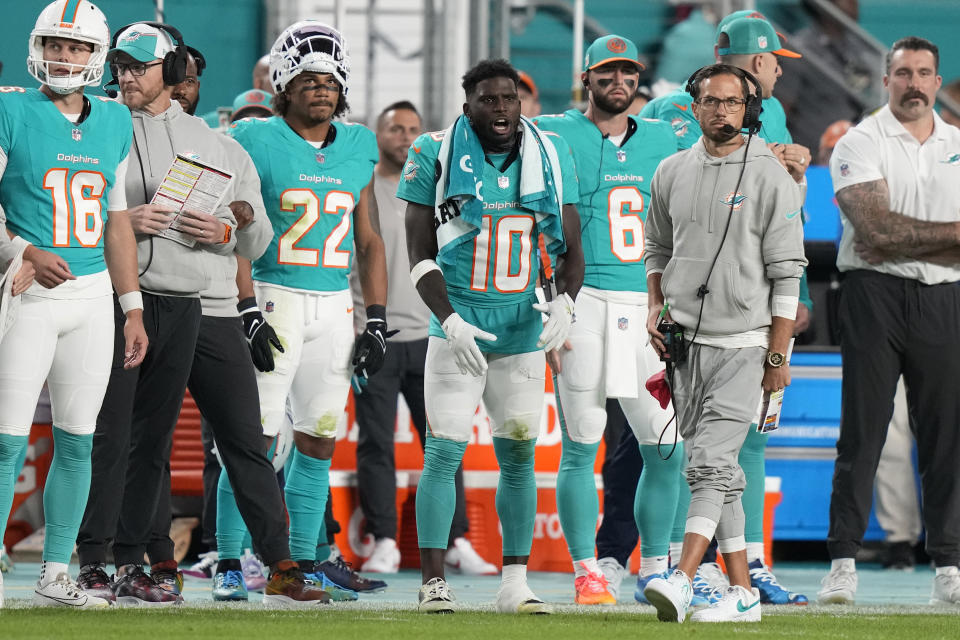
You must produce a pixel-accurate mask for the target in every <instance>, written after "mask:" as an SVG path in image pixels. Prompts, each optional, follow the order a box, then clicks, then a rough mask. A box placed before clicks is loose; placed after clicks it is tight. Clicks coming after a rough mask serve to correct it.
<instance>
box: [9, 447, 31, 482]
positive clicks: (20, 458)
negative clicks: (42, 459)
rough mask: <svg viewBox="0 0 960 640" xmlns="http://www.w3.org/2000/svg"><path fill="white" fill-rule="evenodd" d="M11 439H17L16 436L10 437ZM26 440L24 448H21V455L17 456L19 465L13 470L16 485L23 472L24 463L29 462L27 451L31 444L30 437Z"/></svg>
mask: <svg viewBox="0 0 960 640" xmlns="http://www.w3.org/2000/svg"><path fill="white" fill-rule="evenodd" d="M10 437H15V436H10ZM25 438H26V439H25V440H24V441H23V446H21V447H20V455H19V456H17V464H16V466H15V467H14V468H13V483H14V484H16V483H17V478H19V477H20V472H21V471H23V463H24V462H26V461H27V449H28V448H29V444H30V436H25Z"/></svg>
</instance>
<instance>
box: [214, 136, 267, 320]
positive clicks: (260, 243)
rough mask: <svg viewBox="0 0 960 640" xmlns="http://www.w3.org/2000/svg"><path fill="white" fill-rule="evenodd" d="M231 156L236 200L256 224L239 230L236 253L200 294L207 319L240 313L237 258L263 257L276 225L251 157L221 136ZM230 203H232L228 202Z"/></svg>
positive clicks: (229, 167) (224, 260)
mask: <svg viewBox="0 0 960 640" xmlns="http://www.w3.org/2000/svg"><path fill="white" fill-rule="evenodd" d="M218 135H219V138H220V142H221V143H222V144H223V146H224V148H225V149H226V151H227V155H229V156H230V162H229V164H227V165H226V166H224V169H226V170H227V171H229V172H230V173H232V174H233V185H234V187H235V189H234V199H236V200H242V201H245V202H247V203H248V204H249V205H250V207H251V208H252V209H253V222H251V223H250V224H248V225H247V226H246V227H244V228H243V229H237V234H236V236H237V246H236V249H235V252H234V253H232V254H230V255H229V256H223V258H222V259H221V260H220V261H219V263H218V264H211V267H217V266H219V268H220V272H219V273H217V272H212V273H211V279H210V284H209V286H208V287H207V288H206V289H204V290H203V291H201V292H200V307H201V308H202V309H203V315H205V316H219V317H233V316H236V315H239V314H238V313H237V258H236V256H242V257H244V258H246V259H247V260H251V261H252V260H256V259H257V258H259V257H260V256H262V255H263V252H264V251H266V250H267V247H268V246H269V245H270V241H271V240H272V239H273V225H271V224H270V218H269V217H267V210H266V208H265V207H264V206H263V196H262V195H261V194H260V176H259V175H258V174H257V168H256V166H254V164H253V160H251V159H250V156H249V154H247V152H246V151H245V150H244V148H243V147H242V146H240V143H239V142H237V141H236V140H234V139H233V138H231V137H230V136H226V135H223V134H218ZM227 204H229V202H228V203H227Z"/></svg>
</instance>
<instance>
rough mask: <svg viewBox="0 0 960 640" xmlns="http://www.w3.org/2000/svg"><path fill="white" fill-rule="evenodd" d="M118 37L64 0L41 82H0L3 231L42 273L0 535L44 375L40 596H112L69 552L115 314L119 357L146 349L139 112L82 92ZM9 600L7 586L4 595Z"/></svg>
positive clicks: (0, 455) (7, 416)
mask: <svg viewBox="0 0 960 640" xmlns="http://www.w3.org/2000/svg"><path fill="white" fill-rule="evenodd" d="M109 40H110V30H109V28H108V27H107V21H106V18H105V17H104V15H103V13H102V12H101V11H100V10H99V9H98V8H97V7H95V6H94V5H93V4H91V3H90V2H88V1H87V0H57V1H56V2H54V3H52V4H50V5H48V6H47V7H46V8H45V9H44V10H43V11H42V12H41V14H40V17H39V18H38V19H37V23H36V26H35V27H34V29H33V31H32V32H31V34H30V48H29V50H30V53H29V57H28V58H27V68H28V69H29V71H30V73H31V75H33V77H35V78H36V79H37V80H39V81H40V83H41V85H42V86H41V87H40V88H39V89H23V88H20V87H3V88H0V206H2V208H3V211H4V212H5V213H6V216H7V220H6V226H7V228H8V229H9V230H10V232H11V233H12V234H13V238H12V239H10V238H8V237H7V234H6V233H5V232H4V233H3V234H2V236H3V238H2V239H3V241H5V242H11V243H21V244H22V245H23V246H24V249H23V260H24V261H27V262H30V263H32V264H33V266H34V269H35V272H36V282H35V283H34V284H33V285H32V286H31V287H30V289H28V290H27V291H25V292H24V293H23V294H22V295H21V296H20V298H21V301H20V302H21V304H20V307H19V309H18V311H17V315H16V319H15V320H14V322H13V324H12V326H11V327H10V329H9V332H8V333H7V334H6V336H5V337H4V339H3V341H2V342H0V538H2V536H3V533H4V530H5V528H6V522H7V516H8V514H9V513H10V506H11V503H12V500H13V488H14V482H15V479H16V477H17V475H18V473H19V469H18V468H17V466H18V462H19V460H20V455H21V453H22V452H23V450H24V449H25V448H26V447H27V441H28V438H29V434H30V426H31V423H32V421H33V413H34V409H35V407H36V404H37V398H38V396H39V394H40V389H41V387H42V386H43V383H44V381H46V382H47V384H48V387H49V389H50V401H51V407H52V412H53V426H54V429H53V440H54V454H53V462H52V464H51V468H50V472H49V474H48V476H47V481H46V486H45V488H44V516H45V519H46V539H45V541H44V548H43V565H42V568H41V574H40V580H39V581H38V582H37V586H36V589H35V590H34V596H33V601H34V603H35V604H38V605H43V606H67V607H73V608H99V607H106V606H107V604H108V603H107V601H106V600H104V599H102V598H98V597H95V596H93V595H90V594H87V593H84V591H83V590H82V589H80V588H78V587H77V585H76V584H75V583H74V582H73V580H72V579H71V578H70V575H69V572H68V567H67V565H68V563H69V562H70V555H71V553H72V552H73V543H74V540H75V539H76V537H77V529H78V528H79V525H80V520H81V517H82V516H83V509H84V505H85V504H86V501H87V493H88V489H89V486H90V474H91V450H92V446H93V432H94V429H95V426H96V420H97V414H98V413H99V411H100V406H101V403H102V401H103V397H104V393H105V392H106V388H107V381H108V379H109V377H110V370H111V363H112V360H113V354H114V318H115V317H117V318H119V319H120V321H121V322H125V326H124V336H123V341H124V344H122V345H118V346H119V347H120V348H122V349H123V350H124V351H123V353H121V354H120V361H122V364H118V366H123V367H124V368H132V367H135V366H138V365H139V364H140V362H141V361H142V360H143V357H144V355H145V354H146V350H147V335H146V332H145V331H144V326H143V311H142V309H143V305H142V303H141V302H140V300H141V296H140V291H139V285H138V283H137V254H136V245H135V241H134V235H133V229H132V227H131V225H130V220H129V218H128V216H127V211H126V209H127V203H126V197H125V194H124V186H123V183H124V175H125V173H126V165H127V153H128V150H129V148H130V144H131V135H132V123H131V120H130V114H129V111H128V110H127V109H126V108H124V107H123V106H122V105H119V104H117V103H115V102H113V101H110V100H106V99H102V98H94V99H89V98H87V97H85V96H84V95H83V88H84V87H86V86H88V85H94V84H98V83H99V82H100V79H101V77H102V76H103V62H104V56H105V54H106V51H107V47H108V44H109ZM38 131H39V132H41V134H40V135H38ZM114 291H116V293H117V295H118V296H119V302H118V309H117V313H116V316H115V312H114V296H113V293H114ZM121 309H122V313H121V312H120V310H121ZM2 600H3V598H2V585H0V605H2Z"/></svg>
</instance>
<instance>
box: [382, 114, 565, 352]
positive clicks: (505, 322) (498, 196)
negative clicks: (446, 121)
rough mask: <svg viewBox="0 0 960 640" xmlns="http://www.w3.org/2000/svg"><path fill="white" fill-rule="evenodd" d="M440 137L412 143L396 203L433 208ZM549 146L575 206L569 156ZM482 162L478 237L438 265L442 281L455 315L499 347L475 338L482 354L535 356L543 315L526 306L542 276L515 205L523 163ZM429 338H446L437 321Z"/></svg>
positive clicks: (525, 217) (533, 242)
mask: <svg viewBox="0 0 960 640" xmlns="http://www.w3.org/2000/svg"><path fill="white" fill-rule="evenodd" d="M443 133H444V132H442V131H440V132H433V133H426V134H423V135H421V136H420V137H419V138H417V139H416V140H415V141H414V143H413V145H412V146H411V147H410V150H409V151H408V153H407V163H406V165H405V166H404V170H403V177H402V178H401V180H400V184H399V185H398V186H397V197H398V198H400V199H402V200H406V201H408V202H414V203H417V204H422V205H426V206H428V207H431V208H433V206H434V204H435V201H436V185H437V180H438V179H440V176H439V175H437V174H438V173H439V172H438V170H437V168H438V163H437V156H438V154H439V151H440V143H441V141H442V140H443ZM549 140H550V141H551V142H552V143H553V145H554V147H555V148H556V151H557V156H558V158H559V160H560V171H561V174H562V184H563V201H564V204H575V203H576V201H577V198H578V194H579V191H578V188H577V180H576V167H575V166H574V164H573V157H572V156H571V154H570V150H569V149H568V148H567V145H566V143H564V141H563V140H561V139H559V138H558V137H557V136H550V137H549ZM487 159H488V161H487V162H485V163H484V167H483V177H482V181H483V191H482V195H483V212H484V213H483V225H482V227H481V229H480V230H479V233H478V234H477V235H476V236H474V237H473V238H472V239H471V240H468V241H466V242H463V243H461V244H460V245H459V246H458V247H457V249H456V258H455V259H454V261H453V265H452V266H448V265H445V266H444V267H443V277H444V280H445V281H446V283H447V295H448V297H449V298H450V303H451V304H452V305H453V308H454V309H455V310H456V311H457V313H459V314H460V315H461V316H462V317H463V318H464V319H465V320H467V322H470V323H471V324H475V325H476V326H479V327H481V328H482V329H484V330H486V331H490V332H491V333H493V334H494V335H496V336H498V340H497V341H496V342H491V343H488V342H486V341H483V340H478V341H477V342H478V344H479V345H480V349H481V350H482V351H485V352H495V353H523V352H529V351H533V350H536V348H537V346H536V341H537V337H538V336H539V334H540V329H541V327H542V324H541V319H540V314H539V313H538V312H534V311H532V307H531V306H530V305H531V304H533V303H534V302H536V295H535V294H534V288H535V286H536V284H537V278H538V276H539V273H540V268H539V263H538V260H537V253H536V249H537V233H538V230H537V224H536V220H535V217H534V212H533V211H531V210H529V209H527V208H525V207H522V206H521V205H520V202H519V200H520V167H521V163H520V159H519V158H517V159H516V160H514V161H513V162H511V163H510V165H509V166H508V167H506V168H505V169H504V170H503V171H500V169H499V167H502V166H503V164H504V162H505V161H506V160H507V155H506V154H502V155H488V156H487ZM491 163H492V164H491ZM435 215H436V213H435ZM504 308H511V309H510V310H509V311H507V310H505V309H504ZM430 335H433V336H438V337H443V335H444V334H443V331H442V330H441V329H440V325H439V323H438V322H437V319H436V318H435V317H431V321H430Z"/></svg>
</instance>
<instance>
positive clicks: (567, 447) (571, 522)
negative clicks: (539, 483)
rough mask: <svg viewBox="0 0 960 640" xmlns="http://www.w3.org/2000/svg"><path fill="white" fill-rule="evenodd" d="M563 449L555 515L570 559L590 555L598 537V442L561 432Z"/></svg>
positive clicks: (558, 475)
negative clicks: (576, 439) (594, 471)
mask: <svg viewBox="0 0 960 640" xmlns="http://www.w3.org/2000/svg"><path fill="white" fill-rule="evenodd" d="M562 437H563V450H562V453H561V454H560V469H559V472H558V473H557V514H558V515H559V516H560V526H561V527H562V528H563V536H564V537H565V538H566V539H567V549H569V550H570V558H571V559H572V560H573V561H577V560H583V559H584V558H592V557H594V553H595V543H596V539H597V518H598V517H599V515H600V500H599V499H598V498H597V483H596V481H595V480H594V477H593V465H594V462H595V461H596V459H597V449H598V448H599V447H600V443H599V442H595V443H593V444H583V443H580V442H574V441H573V440H571V439H570V438H569V437H568V436H567V432H566V429H564V430H563V431H562Z"/></svg>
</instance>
